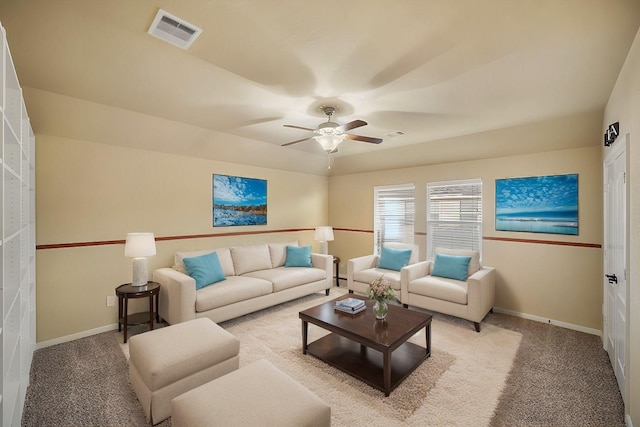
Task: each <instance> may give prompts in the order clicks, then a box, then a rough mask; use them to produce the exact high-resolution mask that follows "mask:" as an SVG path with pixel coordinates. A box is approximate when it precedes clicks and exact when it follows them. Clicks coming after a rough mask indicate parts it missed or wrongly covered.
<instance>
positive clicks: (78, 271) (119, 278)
mask: <svg viewBox="0 0 640 427" xmlns="http://www.w3.org/2000/svg"><path fill="white" fill-rule="evenodd" d="M36 144H37V145H36V157H37V170H36V185H37V200H36V209H37V211H36V215H37V224H36V226H37V242H36V244H37V245H57V244H64V243H79V242H104V241H111V240H123V239H124V238H125V235H126V233H127V232H132V231H151V232H153V233H155V235H156V237H170V236H186V235H203V234H212V233H229V232H244V231H268V230H285V229H309V228H313V227H315V226H317V225H322V224H325V223H326V222H327V215H328V213H327V204H328V201H327V186H328V183H327V181H328V180H327V178H326V177H323V176H316V175H307V174H300V173H294V172H285V171H279V170H273V169H265V168H258V167H251V166H242V165H238V164H230V163H222V162H216V161H210V160H200V159H194V158H188V157H182V156H175V155H169V154H162V153H155V152H149V151H142V150H134V149H127V148H123V147H118V146H112V145H106V144H98V143H91V142H86V141H75V140H68V139H61V138H56V137H50V136H47V135H37V142H36ZM213 173H220V174H229V175H238V176H245V177H252V178H260V179H266V180H267V192H268V224H267V225H266V226H252V227H222V228H215V229H214V228H213V227H212V226H211V216H212V214H211V179H212V178H211V176H212V174H213ZM292 240H298V241H300V243H304V244H313V245H314V248H316V246H315V245H316V242H314V241H313V232H312V231H299V232H285V233H267V234H251V235H241V236H234V237H215V238H199V239H184V240H169V241H160V242H157V252H158V254H157V255H156V256H154V257H151V258H149V261H148V262H149V271H152V270H153V269H154V268H158V267H163V266H170V265H171V264H172V262H173V254H174V253H175V252H176V251H178V250H191V249H202V248H209V247H224V246H230V245H240V244H251V243H259V242H266V241H281V242H286V241H292ZM123 249H124V247H123V245H122V244H112V245H95V246H86V247H71V248H59V249H39V250H38V251H37V253H36V254H37V301H36V303H37V338H36V340H37V342H39V343H41V342H46V341H50V340H55V339H59V338H62V337H67V336H72V335H75V334H82V333H83V332H86V331H91V330H95V329H99V328H105V327H110V326H113V324H115V323H117V307H106V296H111V295H115V294H114V289H115V288H116V287H117V286H118V285H120V284H122V283H127V282H130V281H131V260H130V259H128V258H125V257H124V255H123ZM138 306H140V304H139V305H138Z"/></svg>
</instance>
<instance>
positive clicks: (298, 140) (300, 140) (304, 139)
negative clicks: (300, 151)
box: [281, 136, 312, 147]
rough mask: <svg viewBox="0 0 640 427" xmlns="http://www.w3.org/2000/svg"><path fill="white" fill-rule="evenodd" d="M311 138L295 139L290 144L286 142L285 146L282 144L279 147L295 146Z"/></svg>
mask: <svg viewBox="0 0 640 427" xmlns="http://www.w3.org/2000/svg"><path fill="white" fill-rule="evenodd" d="M311 138H312V137H311V136H308V137H306V138H302V139H297V140H295V141H291V142H287V143H286V144H282V145H281V147H286V146H287V145H293V144H297V143H298V142H302V141H306V140H307V139H311Z"/></svg>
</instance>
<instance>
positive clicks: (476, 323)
mask: <svg viewBox="0 0 640 427" xmlns="http://www.w3.org/2000/svg"><path fill="white" fill-rule="evenodd" d="M473 325H474V326H475V327H476V332H480V323H478V322H473Z"/></svg>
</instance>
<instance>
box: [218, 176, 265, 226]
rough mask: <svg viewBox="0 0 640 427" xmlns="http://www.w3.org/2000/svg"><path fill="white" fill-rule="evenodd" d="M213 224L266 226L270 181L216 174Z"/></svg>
mask: <svg viewBox="0 0 640 427" xmlns="http://www.w3.org/2000/svg"><path fill="white" fill-rule="evenodd" d="M212 201H213V203H212V204H213V226H214V227H228V226H234V225H266V223H267V181H266V180H264V179H256V178H243V177H239V176H229V175H218V174H213V191H212Z"/></svg>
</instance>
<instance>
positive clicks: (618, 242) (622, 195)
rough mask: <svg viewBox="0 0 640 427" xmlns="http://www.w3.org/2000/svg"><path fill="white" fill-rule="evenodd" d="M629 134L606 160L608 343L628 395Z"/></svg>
mask: <svg viewBox="0 0 640 427" xmlns="http://www.w3.org/2000/svg"><path fill="white" fill-rule="evenodd" d="M625 146H626V138H622V137H620V138H618V140H617V141H616V142H615V143H614V146H613V148H612V149H611V152H609V154H608V155H607V156H606V158H605V162H604V192H605V193H604V274H605V276H604V304H605V306H604V319H603V320H604V328H603V335H604V346H605V349H606V350H607V352H608V353H609V358H610V359H611V364H612V366H613V369H614V371H615V374H616V378H617V380H618V386H619V387H620V392H621V393H622V397H623V398H624V395H625V393H624V386H625V377H626V374H625V368H626V360H625V349H626V339H625V334H626V321H627V316H626V310H627V281H626V273H627V270H626V251H627V248H626V242H627V240H626V151H625Z"/></svg>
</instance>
